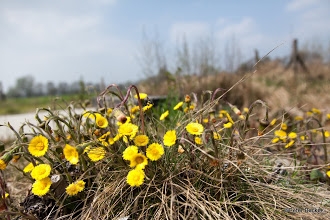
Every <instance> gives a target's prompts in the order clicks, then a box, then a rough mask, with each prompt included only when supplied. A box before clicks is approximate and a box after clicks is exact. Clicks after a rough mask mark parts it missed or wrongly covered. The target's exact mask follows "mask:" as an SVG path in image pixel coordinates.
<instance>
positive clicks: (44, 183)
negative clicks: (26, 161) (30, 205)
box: [32, 177, 52, 196]
mask: <svg viewBox="0 0 330 220" xmlns="http://www.w3.org/2000/svg"><path fill="white" fill-rule="evenodd" d="M51 184H52V181H51V180H50V178H49V177H46V178H44V179H41V180H36V181H35V182H34V183H33V185H32V193H33V194H34V195H37V196H43V195H46V194H47V193H48V191H49V188H50V185H51Z"/></svg>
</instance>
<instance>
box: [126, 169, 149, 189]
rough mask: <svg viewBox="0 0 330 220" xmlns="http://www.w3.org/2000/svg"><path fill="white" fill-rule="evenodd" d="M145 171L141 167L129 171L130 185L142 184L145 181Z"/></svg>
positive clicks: (128, 181)
mask: <svg viewBox="0 0 330 220" xmlns="http://www.w3.org/2000/svg"><path fill="white" fill-rule="evenodd" d="M144 176H145V174H144V171H143V170H141V169H134V170H131V171H129V172H128V174H127V178H126V181H127V183H128V185H130V186H132V187H133V186H141V185H142V184H143V181H144Z"/></svg>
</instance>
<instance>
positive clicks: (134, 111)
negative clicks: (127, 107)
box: [131, 105, 140, 114]
mask: <svg viewBox="0 0 330 220" xmlns="http://www.w3.org/2000/svg"><path fill="white" fill-rule="evenodd" d="M139 110H140V107H139V106H138V105H135V106H133V107H132V108H131V114H135V113H136V112H138V111H139Z"/></svg>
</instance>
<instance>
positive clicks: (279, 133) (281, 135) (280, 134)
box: [274, 130, 286, 141]
mask: <svg viewBox="0 0 330 220" xmlns="http://www.w3.org/2000/svg"><path fill="white" fill-rule="evenodd" d="M274 134H275V136H276V137H279V138H280V139H281V140H282V141H284V140H285V139H286V132H285V131H283V130H276V131H274Z"/></svg>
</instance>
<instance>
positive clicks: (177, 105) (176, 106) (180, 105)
mask: <svg viewBox="0 0 330 220" xmlns="http://www.w3.org/2000/svg"><path fill="white" fill-rule="evenodd" d="M182 105H183V102H179V103H178V104H176V105H175V106H174V108H173V110H178V109H179V108H181V107H182Z"/></svg>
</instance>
